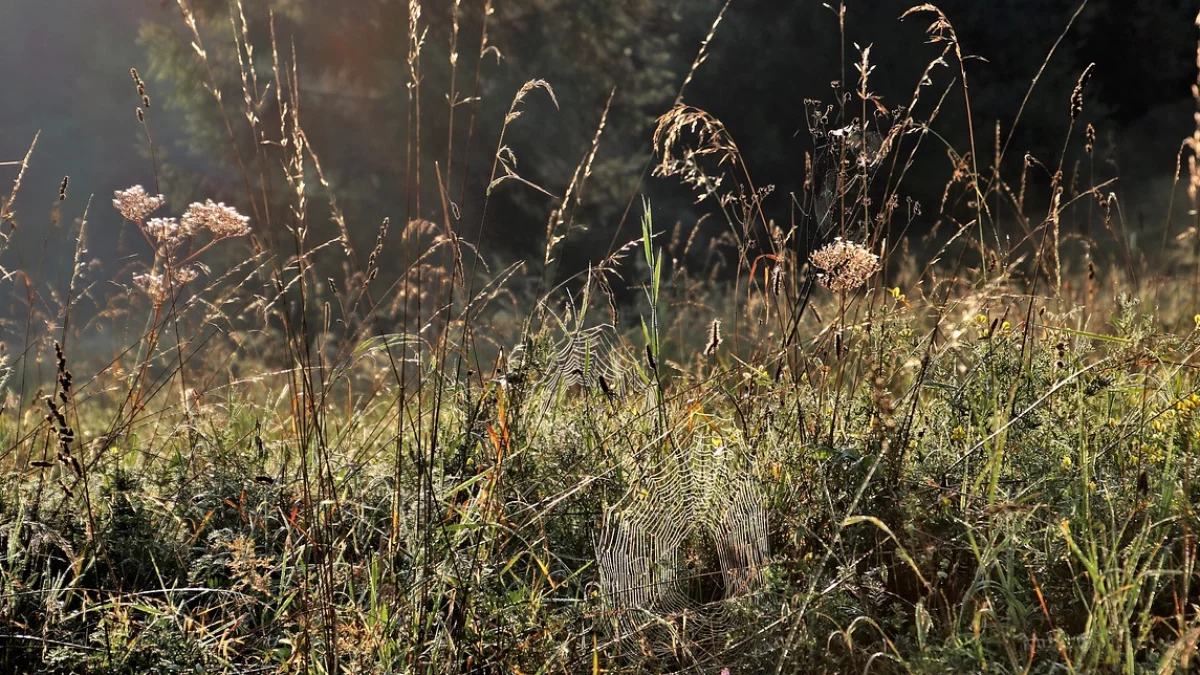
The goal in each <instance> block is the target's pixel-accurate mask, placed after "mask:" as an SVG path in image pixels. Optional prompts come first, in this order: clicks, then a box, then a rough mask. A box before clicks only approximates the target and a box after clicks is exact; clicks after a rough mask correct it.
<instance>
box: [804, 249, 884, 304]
mask: <svg viewBox="0 0 1200 675" xmlns="http://www.w3.org/2000/svg"><path fill="white" fill-rule="evenodd" d="M809 260H810V262H812V265H813V267H816V268H817V269H819V270H821V273H820V274H819V275H818V277H817V278H818V280H819V281H820V282H821V285H822V286H824V287H825V288H828V289H829V290H831V291H834V292H845V291H852V290H854V289H856V288H858V287H859V286H862V285H863V284H865V283H866V282H867V280H868V279H870V278H871V276H872V275H874V274H875V273H876V272H878V271H879V256H877V255H875V254H874V253H871V251H870V250H869V249H867V247H865V246H863V245H862V244H855V243H852V242H848V241H842V238H841V237H838V238H837V239H834V240H833V243H832V244H827V245H825V246H824V247H823V248H821V249H820V250H818V251H816V252H815V253H813V254H812V256H811V257H810V258H809Z"/></svg>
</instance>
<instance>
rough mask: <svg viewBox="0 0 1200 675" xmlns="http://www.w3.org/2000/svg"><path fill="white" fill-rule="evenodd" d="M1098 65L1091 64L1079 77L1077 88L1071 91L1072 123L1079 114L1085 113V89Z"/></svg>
mask: <svg viewBox="0 0 1200 675" xmlns="http://www.w3.org/2000/svg"><path fill="white" fill-rule="evenodd" d="M1095 67H1096V64H1094V63H1089V64H1088V67H1087V68H1084V69H1083V73H1082V74H1081V75H1080V76H1079V81H1078V82H1076V83H1075V88H1074V89H1073V90H1071V121H1072V122H1074V121H1075V119H1076V118H1077V117H1079V113H1081V112H1083V88H1084V87H1086V86H1087V83H1088V80H1089V79H1091V77H1092V70H1093V69H1094V68H1095Z"/></svg>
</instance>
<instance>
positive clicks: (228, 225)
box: [179, 199, 250, 239]
mask: <svg viewBox="0 0 1200 675" xmlns="http://www.w3.org/2000/svg"><path fill="white" fill-rule="evenodd" d="M179 222H180V226H181V229H182V231H183V233H184V235H185V236H191V235H194V234H196V233H197V232H199V231H200V230H208V231H209V232H212V233H213V236H215V237H216V238H218V239H224V238H225V237H241V236H243V235H247V234H250V218H248V217H246V216H243V215H242V214H240V213H238V212H237V209H235V208H233V207H232V206H225V204H224V203H223V202H213V200H211V199H207V200H205V202H204V203H203V204H201V203H200V202H193V203H192V204H191V206H188V208H187V211H185V212H184V214H183V218H181V219H180V221H179Z"/></svg>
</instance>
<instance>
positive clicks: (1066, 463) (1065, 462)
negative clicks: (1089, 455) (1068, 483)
mask: <svg viewBox="0 0 1200 675" xmlns="http://www.w3.org/2000/svg"><path fill="white" fill-rule="evenodd" d="M1061 466H1062V470H1063V471H1070V470H1071V456H1070V455H1063V458H1062V462H1061Z"/></svg>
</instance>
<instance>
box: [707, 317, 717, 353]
mask: <svg viewBox="0 0 1200 675" xmlns="http://www.w3.org/2000/svg"><path fill="white" fill-rule="evenodd" d="M720 346H721V320H720V319H713V320H712V324H711V325H710V326H709V327H708V345H706V346H705V347H704V355H705V356H712V355H713V354H716V353H717V349H718V348H719V347H720Z"/></svg>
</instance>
